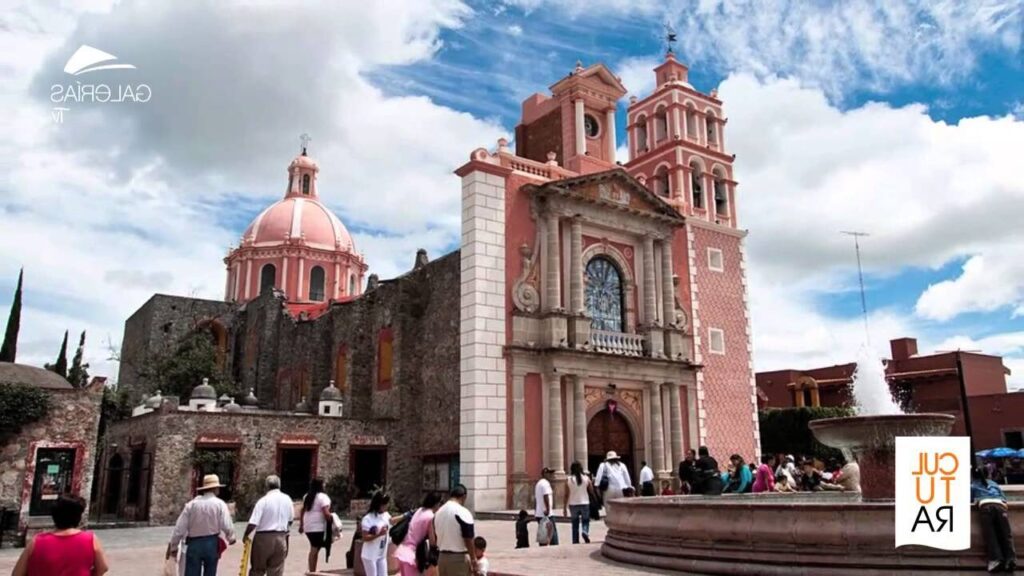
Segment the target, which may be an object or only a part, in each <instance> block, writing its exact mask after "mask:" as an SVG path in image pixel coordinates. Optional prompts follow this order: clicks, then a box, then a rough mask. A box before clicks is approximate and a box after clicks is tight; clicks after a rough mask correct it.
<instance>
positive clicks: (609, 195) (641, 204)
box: [534, 168, 683, 224]
mask: <svg viewBox="0 0 1024 576" xmlns="http://www.w3.org/2000/svg"><path fill="white" fill-rule="evenodd" d="M534 188H535V191H536V192H537V193H540V194H550V193H555V194H558V195H561V196H563V197H566V198H570V199H575V200H579V201H582V202H587V203H592V204H600V205H605V206H608V207H611V208H616V209H619V210H623V211H627V212H631V213H634V214H638V215H647V216H651V217H655V218H657V219H659V220H666V219H667V220H671V221H676V222H678V223H680V224H681V223H682V222H683V217H682V216H681V215H680V214H679V213H678V212H677V211H676V209H675V208H673V207H672V206H670V205H668V204H666V203H665V201H664V200H662V199H661V198H659V197H658V196H657V195H655V194H654V193H653V192H651V191H650V190H648V189H647V187H646V186H644V185H643V184H641V183H640V182H639V181H637V179H636V178H633V177H632V176H630V175H629V174H628V173H627V172H626V171H625V170H623V169H621V168H616V169H614V170H608V171H605V172H597V173H594V174H587V175H584V176H577V177H575V178H566V179H564V180H555V181H553V182H548V183H547V184H543V185H540V186H535V187H534Z"/></svg>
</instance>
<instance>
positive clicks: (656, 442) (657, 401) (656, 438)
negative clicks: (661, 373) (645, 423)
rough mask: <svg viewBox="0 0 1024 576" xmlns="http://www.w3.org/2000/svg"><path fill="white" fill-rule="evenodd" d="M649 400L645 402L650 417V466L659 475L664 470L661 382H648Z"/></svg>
mask: <svg viewBox="0 0 1024 576" xmlns="http://www.w3.org/2000/svg"><path fill="white" fill-rule="evenodd" d="M647 385H648V387H649V388H650V391H651V393H650V397H651V400H650V402H648V403H647V405H648V409H649V410H650V418H651V467H652V468H654V473H655V474H658V475H660V474H661V473H662V472H664V471H665V438H664V427H662V424H661V383H660V382H648V383H647Z"/></svg>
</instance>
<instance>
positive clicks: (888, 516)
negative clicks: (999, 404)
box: [601, 352, 1024, 576]
mask: <svg viewBox="0 0 1024 576" xmlns="http://www.w3.org/2000/svg"><path fill="white" fill-rule="evenodd" d="M854 398H855V399H856V401H857V404H858V413H859V415H858V416H855V417H851V418H832V419H827V420H817V421H813V422H811V424H810V427H811V429H812V430H813V432H814V435H815V436H816V437H817V438H818V440H819V441H820V442H822V443H823V444H826V445H829V446H833V447H835V448H839V449H841V450H843V451H844V453H845V454H846V456H847V458H853V459H855V460H856V461H857V462H858V463H859V465H860V467H861V487H862V490H863V494H862V495H861V494H851V493H842V492H816V493H795V494H742V495H725V496H719V497H705V496H668V497H651V498H626V499H620V500H612V501H610V502H607V503H606V508H607V513H608V515H607V517H606V518H605V523H606V524H607V526H608V534H607V536H606V539H605V543H604V545H603V546H602V548H601V553H602V554H603V555H604V556H607V557H609V558H611V559H614V560H618V561H620V562H626V563H630V564H639V565H643V566H650V567H655V568H666V569H670V570H680V571H684V572H685V573H690V574H739V575H773V574H777V575H779V576H782V575H785V576H793V575H794V574H798V575H812V574H823V573H826V572H827V573H828V574H830V575H832V576H836V575H846V574H848V575H868V574H871V575H878V574H907V575H910V574H919V573H922V572H927V573H928V574H929V575H932V576H934V575H940V574H962V573H964V572H965V571H982V572H983V571H984V567H985V556H984V545H983V540H982V535H981V529H980V526H979V525H978V524H974V526H973V527H972V534H971V543H972V546H971V549H970V550H966V551H962V552H948V551H943V550H935V549H931V548H924V547H920V546H903V547H900V548H896V547H895V529H894V528H895V506H894V502H893V495H894V487H895V486H894V468H895V439H896V437H897V436H946V435H948V434H949V431H950V429H951V428H952V425H953V420H954V418H953V417H952V416H949V415H946V414H902V413H901V411H900V409H899V407H898V405H897V404H896V403H895V402H894V401H893V400H892V396H891V394H890V391H889V387H888V384H887V383H886V381H885V375H884V372H883V370H882V366H881V362H879V361H878V359H877V358H870V357H869V356H868V355H867V353H866V352H862V358H861V359H860V360H859V362H858V369H857V373H856V374H855V376H854ZM862 496H863V497H862ZM1010 521H1011V524H1012V527H1013V532H1014V534H1015V539H1014V540H1015V543H1016V545H1017V548H1018V550H1020V549H1022V547H1024V503H1022V502H1011V503H1010Z"/></svg>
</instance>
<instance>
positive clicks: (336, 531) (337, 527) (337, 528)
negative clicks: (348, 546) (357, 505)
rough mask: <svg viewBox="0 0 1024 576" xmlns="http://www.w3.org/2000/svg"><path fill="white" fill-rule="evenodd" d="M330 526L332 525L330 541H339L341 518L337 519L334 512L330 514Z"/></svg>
mask: <svg viewBox="0 0 1024 576" xmlns="http://www.w3.org/2000/svg"><path fill="white" fill-rule="evenodd" d="M331 524H332V527H333V528H334V529H333V530H332V531H331V539H332V540H335V541H337V540H340V539H341V518H338V515H337V514H335V513H334V512H331Z"/></svg>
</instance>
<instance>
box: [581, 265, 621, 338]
mask: <svg viewBox="0 0 1024 576" xmlns="http://www.w3.org/2000/svg"><path fill="white" fill-rule="evenodd" d="M586 303H587V313H588V314H590V318H591V321H590V326H591V327H592V328H594V329H595V330H607V331H609V332H622V331H623V322H622V274H621V273H620V272H619V269H618V268H617V267H616V266H615V264H613V263H612V261H611V260H609V259H607V258H604V257H602V256H598V257H596V258H593V259H591V260H590V262H588V263H587V292H586Z"/></svg>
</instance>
